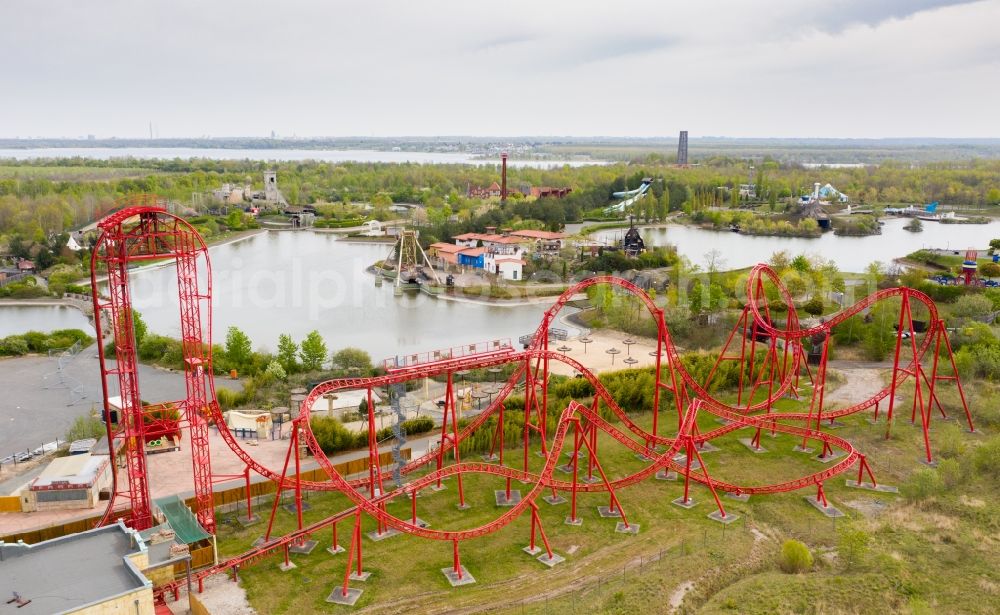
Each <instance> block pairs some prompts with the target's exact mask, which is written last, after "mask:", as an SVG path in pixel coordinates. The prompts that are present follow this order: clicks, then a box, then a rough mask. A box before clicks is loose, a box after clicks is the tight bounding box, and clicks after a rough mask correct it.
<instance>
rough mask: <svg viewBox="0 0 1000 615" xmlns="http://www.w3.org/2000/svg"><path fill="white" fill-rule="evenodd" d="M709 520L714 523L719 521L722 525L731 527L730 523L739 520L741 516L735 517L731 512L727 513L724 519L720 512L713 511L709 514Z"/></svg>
mask: <svg viewBox="0 0 1000 615" xmlns="http://www.w3.org/2000/svg"><path fill="white" fill-rule="evenodd" d="M708 518H709V519H711V520H712V521H718V522H719V523H722V524H724V525H729V524H730V523H732V522H734V521H736V520H737V519H739V518H740V516H739V515H734V514H733V513H731V512H727V513H726V516H725V517H723V516H722V513H721V512H720V511H718V510H713V511H712V512H710V513H708Z"/></svg>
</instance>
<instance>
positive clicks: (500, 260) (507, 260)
mask: <svg viewBox="0 0 1000 615" xmlns="http://www.w3.org/2000/svg"><path fill="white" fill-rule="evenodd" d="M493 262H494V263H517V264H518V265H523V264H524V261H523V260H521V259H519V258H498V259H496V260H494V261H493Z"/></svg>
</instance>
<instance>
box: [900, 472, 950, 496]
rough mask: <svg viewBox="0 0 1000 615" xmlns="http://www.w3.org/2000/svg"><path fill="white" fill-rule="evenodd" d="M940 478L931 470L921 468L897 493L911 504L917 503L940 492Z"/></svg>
mask: <svg viewBox="0 0 1000 615" xmlns="http://www.w3.org/2000/svg"><path fill="white" fill-rule="evenodd" d="M941 488H942V484H941V477H940V476H939V475H938V473H937V472H936V471H934V470H932V469H931V468H921V469H919V470H917V471H916V472H914V473H913V474H911V475H910V477H909V478H907V479H906V481H905V482H904V483H903V484H902V485H901V486H900V487H899V492H900V493H901V494H903V497H905V498H906V499H907V500H909V501H911V502H919V501H921V500H925V499H927V498H929V497H931V496H933V495H936V494H938V493H940V492H941Z"/></svg>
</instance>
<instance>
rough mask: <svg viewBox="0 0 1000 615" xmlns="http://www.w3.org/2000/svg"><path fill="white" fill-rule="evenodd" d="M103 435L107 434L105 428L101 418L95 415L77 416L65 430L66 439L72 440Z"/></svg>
mask: <svg viewBox="0 0 1000 615" xmlns="http://www.w3.org/2000/svg"><path fill="white" fill-rule="evenodd" d="M103 435H107V428H106V427H105V426H104V423H103V422H102V421H101V419H99V418H97V417H95V416H78V417H76V419H75V420H74V421H73V424H72V425H71V426H70V428H69V430H68V431H67V432H66V440H67V441H69V442H72V441H73V440H84V439H86V438H100V437H101V436H103Z"/></svg>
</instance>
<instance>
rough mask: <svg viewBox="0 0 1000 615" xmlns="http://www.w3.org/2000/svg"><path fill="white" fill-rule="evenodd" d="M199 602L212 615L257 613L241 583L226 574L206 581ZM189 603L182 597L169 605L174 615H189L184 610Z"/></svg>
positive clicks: (199, 595)
mask: <svg viewBox="0 0 1000 615" xmlns="http://www.w3.org/2000/svg"><path fill="white" fill-rule="evenodd" d="M195 589H197V588H195ZM198 600H199V601H200V602H201V604H202V605H203V606H204V607H205V609H206V610H208V612H209V613H211V614H212V615H254V614H255V613H257V611H255V610H254V609H253V607H252V606H250V603H249V602H247V593H246V592H245V591H243V587H241V586H240V584H239V583H233V581H232V579H231V578H230V577H229V576H228V575H224V574H220V575H216V576H214V577H209V578H208V579H207V580H206V581H205V591H203V592H202V593H200V594H198ZM187 602H188V601H187V598H186V597H185V596H181V599H180V600H178V601H177V602H175V603H168V605H169V606H173V607H174V608H171V609H170V610H171V611H173V612H174V613H187V612H189V611H187V610H186V609H185V608H184V607H186V606H187ZM174 605H177V606H174ZM177 607H181V608H177Z"/></svg>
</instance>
